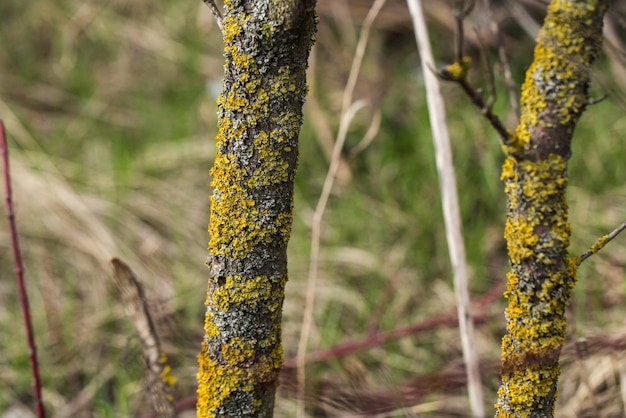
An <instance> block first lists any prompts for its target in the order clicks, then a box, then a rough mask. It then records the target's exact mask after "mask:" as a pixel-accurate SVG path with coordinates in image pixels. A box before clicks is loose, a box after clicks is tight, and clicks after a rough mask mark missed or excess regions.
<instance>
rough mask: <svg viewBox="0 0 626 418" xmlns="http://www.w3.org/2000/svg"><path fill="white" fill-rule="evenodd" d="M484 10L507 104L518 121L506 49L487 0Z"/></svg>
mask: <svg viewBox="0 0 626 418" xmlns="http://www.w3.org/2000/svg"><path fill="white" fill-rule="evenodd" d="M485 9H486V10H487V16H488V18H489V22H490V29H491V32H492V33H493V34H494V35H495V37H496V40H497V42H498V56H499V58H500V65H502V70H503V72H504V83H505V85H506V87H507V89H508V90H509V103H510V104H511V109H512V110H513V113H514V114H515V117H516V118H517V119H519V118H520V110H519V102H518V101H517V93H516V90H515V89H516V87H515V81H514V80H513V73H512V72H511V63H510V62H509V57H508V55H507V53H506V48H505V47H504V36H503V35H502V29H500V24H499V23H498V21H497V20H496V18H495V16H494V13H493V10H492V9H491V5H490V2H489V0H485Z"/></svg>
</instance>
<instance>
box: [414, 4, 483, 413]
mask: <svg viewBox="0 0 626 418" xmlns="http://www.w3.org/2000/svg"><path fill="white" fill-rule="evenodd" d="M408 4H409V9H410V11H411V16H412V18H413V27H414V30H415V38H416V40H417V44H418V48H419V52H420V56H421V61H422V72H423V75H424V81H425V82H424V84H425V86H426V99H427V102H428V112H429V116H430V123H431V129H432V133H433V141H434V142H435V154H436V160H437V171H438V172H439V183H440V189H441V198H442V205H443V212H444V221H445V225H446V239H447V242H448V249H449V254H450V261H451V263H452V269H453V275H454V290H455V294H456V299H457V313H458V318H459V332H460V334H461V345H462V349H463V358H464V361H465V367H466V373H467V379H468V391H469V398H470V408H471V411H472V415H473V416H474V417H484V416H485V409H484V405H483V394H482V383H481V380H480V370H479V366H478V356H477V354H476V350H475V344H474V331H473V324H472V313H471V308H470V299H469V290H468V271H467V260H466V258H465V247H464V245H463V233H462V231H461V215H460V211H459V203H458V196H457V187H456V179H455V174H454V163H453V161H452V149H451V145H450V137H449V134H448V129H447V125H446V120H445V108H444V104H443V99H442V97H441V92H440V90H439V81H438V79H437V77H436V76H435V75H434V74H433V73H432V72H431V71H430V70H429V69H430V66H431V65H432V62H433V57H432V51H431V48H430V41H429V37H428V30H427V28H426V22H425V19H424V13H423V10H422V3H421V2H420V1H419V0H414V1H408Z"/></svg>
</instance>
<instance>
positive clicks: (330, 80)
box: [0, 0, 626, 417]
mask: <svg viewBox="0 0 626 418" xmlns="http://www.w3.org/2000/svg"><path fill="white" fill-rule="evenodd" d="M323 10H324V9H323ZM323 10H322V22H323V23H322V26H321V32H320V35H319V44H318V48H320V56H324V57H327V58H328V57H334V58H333V59H332V60H331V59H330V58H328V62H326V61H324V60H322V59H319V60H318V62H317V67H316V70H317V74H316V79H317V80H318V81H317V83H318V85H317V90H316V91H317V92H319V93H318V97H317V99H318V100H319V101H320V103H321V104H322V108H323V110H324V112H325V113H324V115H323V117H324V118H325V120H326V122H327V123H328V124H329V126H331V128H333V129H336V127H337V126H338V123H339V121H338V120H337V117H336V115H337V113H338V112H337V108H338V106H339V102H340V93H341V91H342V89H343V85H344V83H345V79H344V78H343V77H342V76H341V75H342V74H347V71H348V69H349V64H350V62H349V61H348V60H346V59H345V57H350V56H351V53H348V51H349V49H348V48H349V47H348V46H346V45H349V44H350V43H349V41H348V40H344V39H341V33H342V32H341V31H336V32H335V33H330V30H329V28H328V27H327V26H326V24H325V23H324V22H330V21H331V20H332V19H333V15H332V14H330V13H328V12H326V14H324V12H323ZM81 13H82V14H81ZM199 13H201V16H200V17H199V16H198V14H199ZM0 15H1V16H3V24H2V25H1V26H0V50H1V51H3V52H2V54H0V117H2V118H3V119H4V120H5V123H6V124H7V128H8V130H9V134H10V137H9V139H10V145H11V157H12V163H13V170H14V171H13V176H14V178H13V184H14V190H15V199H16V205H17V218H18V224H19V228H20V238H21V240H22V241H21V242H22V249H23V252H24V258H25V262H26V274H27V280H28V283H29V295H30V297H31V306H32V309H33V315H34V320H35V331H36V338H37V344H38V348H39V355H40V365H41V371H42V374H43V377H44V386H45V395H44V396H45V400H46V406H47V408H48V410H49V411H50V413H51V416H53V415H54V414H55V413H58V412H59V411H62V410H63V408H64V407H66V406H68V405H73V404H74V402H75V401H76V397H77V396H78V395H79V393H81V391H83V390H85V388H87V387H90V388H93V390H92V391H91V392H90V394H89V396H88V400H87V404H86V406H85V407H84V408H83V409H81V410H79V411H77V412H76V413H75V414H74V415H73V416H77V417H83V416H85V417H87V416H89V417H91V416H95V417H114V416H115V417H117V416H135V415H137V414H140V413H145V412H148V411H149V408H150V406H149V396H148V394H147V391H146V389H145V386H144V385H145V383H144V381H143V379H144V374H145V373H144V369H143V368H144V366H143V363H142V360H141V358H140V346H139V342H138V340H137V337H136V335H135V333H134V331H133V329H132V327H131V326H130V322H129V319H128V318H127V316H126V314H125V312H124V309H123V306H121V303H120V300H119V296H118V295H117V293H116V290H115V288H114V286H113V284H112V281H111V279H110V275H111V272H110V267H109V265H108V261H109V259H110V258H111V257H113V256H118V257H120V258H121V259H123V260H125V261H127V262H128V263H129V265H130V266H131V267H132V268H133V269H134V270H135V271H136V273H137V274H138V276H139V277H140V279H141V280H142V282H143V283H144V286H145V288H146V292H147V295H148V298H149V299H150V302H151V305H152V306H153V309H154V312H155V315H156V317H157V321H158V323H159V328H160V332H161V337H162V340H163V343H164V347H165V349H166V351H167V352H168V357H170V358H171V359H172V362H173V366H174V370H173V373H174V375H175V376H176V377H177V378H178V379H179V388H178V392H177V393H176V396H177V398H178V399H180V398H184V397H185V396H188V395H191V394H193V393H194V381H195V361H196V359H195V355H196V354H197V352H198V350H199V346H200V339H201V336H202V322H203V315H204V306H203V302H204V292H205V286H206V279H207V271H206V268H205V267H204V265H203V263H204V261H205V259H206V255H207V253H206V245H207V241H208V236H207V232H206V229H207V223H208V214H209V211H208V209H209V208H208V202H209V200H208V196H209V195H210V194H211V187H210V179H209V176H208V171H209V168H210V166H211V164H212V158H213V150H214V148H213V147H214V145H213V140H212V137H213V136H214V134H215V129H216V128H215V122H216V116H215V109H216V107H215V103H214V102H215V97H213V93H211V92H210V91H209V89H208V88H207V86H209V85H212V84H215V83H216V80H219V79H220V77H221V70H222V68H221V67H222V58H221V46H220V40H219V37H218V33H217V32H218V31H217V28H216V26H215V25H214V23H212V20H211V17H210V16H209V13H208V11H207V10H205V7H204V6H203V5H202V4H201V2H198V4H195V3H185V4H182V3H177V4H171V5H170V4H169V3H168V4H153V3H149V2H135V3H133V4H128V3H127V2H121V1H113V2H110V3H107V4H106V5H95V4H91V3H82V2H78V1H75V0H63V1H59V2H50V1H44V2H38V3H37V4H36V5H27V4H26V3H25V2H20V1H17V0H9V1H3V2H0ZM89 16H91V18H90V19H91V20H89V18H88V17H89ZM437 31H438V32H441V33H446V29H445V28H443V27H440V28H438V29H437ZM24 34H27V35H28V36H24ZM387 35H388V34H387V32H385V29H384V28H379V29H378V31H377V32H376V33H375V34H374V36H375V37H377V36H379V37H382V36H387ZM405 38H406V39H408V40H411V42H412V37H411V36H406V37H405ZM405 38H401V39H405ZM515 42H517V43H518V44H519V46H520V48H519V50H522V51H527V50H530V48H528V45H527V44H528V43H530V42H531V41H530V40H528V39H525V38H520V39H518V40H516V41H515ZM380 45H384V42H381V41H380V40H377V39H374V40H373V41H372V47H371V48H370V49H369V50H368V52H367V54H366V64H365V65H366V68H367V71H366V72H364V73H363V74H362V75H361V78H360V81H359V85H358V87H357V95H356V97H359V98H360V97H367V98H371V99H372V100H373V102H374V103H376V106H377V107H379V108H380V109H381V111H382V114H383V117H382V122H381V128H380V132H379V134H378V135H377V137H376V139H375V140H374V141H373V142H372V144H371V145H370V146H369V147H368V148H367V149H366V150H365V151H364V152H362V153H360V154H358V155H357V156H355V157H352V156H350V152H349V151H350V149H351V148H352V147H354V146H356V144H357V143H358V142H359V141H360V138H361V137H362V135H363V134H364V132H365V130H366V129H367V125H368V122H369V118H370V116H371V115H369V114H367V112H369V111H370V109H366V110H364V111H363V114H361V115H359V116H358V117H357V118H356V120H355V123H354V125H353V127H352V129H351V130H350V134H349V137H348V140H347V146H346V151H345V153H344V157H345V160H346V161H347V163H348V166H349V168H350V173H351V181H350V182H349V183H346V184H339V185H337V186H336V187H335V189H334V191H333V194H332V195H331V200H330V202H329V206H328V209H327V211H326V213H325V216H324V221H323V234H322V250H321V264H320V281H319V286H318V290H317V297H316V299H317V303H316V310H315V324H314V329H313V333H312V338H311V343H310V347H309V351H315V350H318V349H323V348H329V347H332V346H334V345H336V344H340V343H342V342H345V341H347V340H351V339H356V338H360V337H363V336H365V335H366V334H367V332H368V327H369V326H371V325H372V324H371V321H372V315H373V313H374V312H380V313H379V317H378V319H377V326H378V328H379V329H380V330H389V329H393V328H395V327H398V326H402V325H407V324H411V323H414V322H417V321H420V320H424V319H427V318H431V317H433V316H435V317H436V316H439V315H442V314H443V313H445V312H448V311H449V310H451V309H453V308H454V305H453V304H454V299H453V296H452V294H453V291H452V289H451V269H450V266H449V261H448V255H447V248H446V242H445V231H444V227H443V220H442V215H441V205H440V203H439V200H440V199H439V189H438V179H437V172H436V168H435V161H434V156H433V145H432V140H431V137H430V128H429V125H428V113H427V112H428V110H427V108H426V105H425V98H424V92H423V86H421V85H420V81H419V80H420V78H419V75H416V68H417V66H418V56H417V54H416V53H415V51H414V46H413V43H410V44H402V45H397V48H398V51H401V52H399V53H397V54H396V53H394V54H391V53H390V54H386V53H385V51H384V50H383V49H381V47H380ZM322 52H323V54H322ZM448 52H449V51H448ZM324 54H325V55H324ZM445 54H446V53H442V54H441V56H442V57H445V56H446V55H445ZM337 57H339V58H337ZM390 57H391V58H393V59H394V61H393V62H391V63H390V62H388V61H389V60H391V58H390ZM513 59H514V60H519V61H514V62H513V65H514V68H515V69H516V71H515V72H516V77H518V79H519V78H520V77H522V76H523V74H522V71H521V70H520V69H523V68H525V66H526V65H527V64H528V62H530V57H529V56H528V57H526V56H524V57H521V56H517V55H514V56H513ZM476 62H478V61H476ZM477 65H478V64H477ZM599 73H600V74H601V75H603V77H609V78H610V75H609V73H608V63H607V62H603V63H600V65H599ZM472 77H473V80H474V81H475V82H476V84H481V83H482V81H481V80H480V71H476V73H475V74H473V75H472ZM613 88H616V89H617V88H622V89H623V86H622V87H615V86H614V87H613ZM380 92H384V94H383V93H380ZM596 92H597V94H596ZM444 93H445V96H446V99H447V107H448V121H449V128H450V133H451V137H452V142H453V149H454V160H455V164H456V170H457V182H458V188H459V193H460V194H459V198H460V205H461V210H462V217H463V229H464V235H465V243H466V246H467V255H468V261H469V264H470V266H471V285H470V286H471V289H470V290H471V292H472V294H473V295H480V294H482V293H484V292H486V291H488V290H489V289H491V288H492V287H493V286H494V285H496V284H498V283H501V282H502V281H503V280H504V274H505V271H506V259H505V258H504V255H503V254H504V241H503V238H502V234H501V231H502V229H503V222H504V217H505V212H504V211H505V207H506V205H505V201H504V194H503V192H502V186H501V183H500V181H499V171H500V164H501V161H502V158H503V157H502V153H501V151H500V148H499V142H498V141H499V140H498V137H497V135H496V134H495V132H494V131H493V130H492V129H491V128H490V126H489V125H488V124H487V122H486V121H485V120H484V119H483V118H482V117H481V116H480V114H479V112H478V111H477V110H476V109H474V108H473V107H472V106H471V104H470V103H469V101H468V100H467V98H465V97H464V96H463V95H462V93H461V92H460V91H458V89H457V88H456V87H455V86H453V85H444ZM375 94H378V96H375V97H370V95H375ZM600 94H601V89H595V90H594V95H600ZM505 95H506V92H505V91H504V90H503V89H502V90H499V100H498V102H497V103H496V110H497V111H498V112H499V113H500V114H502V115H506V112H507V111H508V109H507V99H506V97H505ZM366 114H367V115H366ZM311 119H312V116H311V115H310V114H309V113H307V108H306V106H305V125H304V128H303V132H302V135H301V153H300V166H299V173H298V178H297V180H296V202H295V222H294V229H293V237H292V240H291V243H290V249H289V257H290V258H289V261H290V267H289V269H290V282H289V283H288V288H287V298H286V300H285V312H284V318H283V319H284V325H283V338H284V345H285V353H286V356H287V357H291V356H293V355H295V353H296V350H297V346H298V338H299V335H300V331H301V327H302V324H301V321H302V306H303V303H304V299H305V297H306V290H305V289H306V278H307V274H308V268H309V264H308V263H309V250H310V229H309V228H310V220H311V214H312V211H313V210H314V208H315V205H316V203H317V198H318V196H319V193H320V191H321V187H322V183H323V180H324V176H325V172H326V169H327V167H328V163H327V160H326V158H325V157H324V155H323V153H322V151H321V149H320V145H319V142H318V138H317V135H318V133H317V131H316V129H315V124H313V123H312V122H313V121H312V120H311ZM624 121H625V119H624V117H623V109H622V108H620V107H619V102H617V101H615V100H612V99H611V98H609V99H608V100H606V101H604V102H602V103H600V104H597V105H594V106H591V107H590V108H589V110H588V111H587V112H586V113H585V115H584V116H583V119H582V120H581V123H580V124H579V126H578V128H577V130H576V136H575V139H574V147H573V155H572V159H571V164H570V170H569V173H570V178H571V185H572V188H571V191H570V200H571V202H572V205H571V220H572V223H573V225H574V240H573V246H572V251H573V253H574V254H579V253H581V252H582V251H584V250H585V249H586V248H588V247H589V246H590V245H591V244H592V243H593V242H594V241H595V239H596V238H597V237H598V236H600V235H601V234H603V233H605V232H607V231H609V230H610V229H612V228H613V227H615V226H616V225H617V224H618V223H619V222H621V221H622V220H623V218H624V217H625V216H624V215H625V214H626V211H625V210H624V207H625V206H624V203H625V202H624V198H623V197H622V196H623V195H624V184H623V179H624V177H625V175H626V173H625V170H626V168H625V166H624V164H623V156H624V155H626V153H625V149H624V144H625V143H626V142H625V141H624V133H623V132H624V131H625V129H624V128H625V126H624V123H625V122H624ZM3 225H4V223H3ZM0 248H1V249H2V251H0V329H1V330H2V331H1V332H2V338H0V387H2V388H7V390H0V411H4V410H7V409H8V408H9V407H11V406H15V405H18V404H20V403H24V404H26V405H30V404H31V403H32V399H31V398H32V394H31V389H30V372H29V365H28V361H27V360H28V355H27V348H26V345H25V338H24V335H23V330H22V327H21V317H20V315H19V312H20V311H19V303H18V298H17V293H16V290H15V285H14V280H13V269H12V262H11V259H10V251H9V241H8V235H7V230H6V227H4V226H3V227H0ZM622 248H623V238H618V239H617V240H616V242H614V243H611V244H609V246H608V247H607V249H606V250H604V252H605V253H606V254H607V255H606V256H602V255H600V256H597V257H594V258H592V259H591V260H590V261H589V262H586V263H585V264H584V265H583V267H582V269H581V281H580V283H579V284H580V286H579V287H578V288H577V290H576V292H575V300H574V303H573V305H572V306H573V315H572V317H573V318H575V321H576V322H575V325H576V335H577V336H592V335H595V334H600V333H605V332H606V333H611V332H616V330H620V329H621V327H622V325H621V323H622V319H623V318H621V316H620V312H621V310H620V306H621V305H620V303H621V302H623V300H624V298H625V297H626V287H625V286H624V284H623V280H622V281H620V278H622V279H623V277H624V272H623V267H621V266H620V265H619V263H620V262H621V263H623V262H624V259H623V254H622V253H623V251H621V249H622ZM622 265H623V264H622ZM381 307H382V308H381ZM377 310H378V311H377ZM489 310H490V312H491V311H492V312H493V320H490V321H488V323H487V324H485V325H481V326H480V327H478V339H479V341H478V346H479V347H480V349H481V355H483V358H484V359H485V360H494V361H495V360H496V359H497V353H498V345H499V337H500V335H501V334H502V327H503V323H504V319H503V317H502V311H503V299H502V298H500V299H499V300H498V301H496V302H494V303H493V306H490V307H489ZM459 346H460V344H459V342H458V337H457V336H456V330H455V329H438V330H433V331H427V332H424V333H421V334H418V335H415V336H410V337H405V338H402V339H399V340H393V341H390V342H388V343H385V344H383V345H381V346H380V347H376V348H371V349H367V350H362V351H359V352H355V353H352V354H350V355H349V356H348V357H346V358H341V359H335V360H332V361H329V362H327V363H322V364H316V365H312V366H311V367H310V368H309V369H308V371H309V378H310V379H312V384H311V388H316V389H318V390H321V388H324V387H333V386H332V384H335V383H334V382H339V383H338V384H339V385H340V389H341V390H345V391H346V393H350V394H353V395H354V396H357V397H360V399H364V400H365V401H367V399H368V396H373V395H375V394H376V393H379V392H384V391H388V392H390V393H400V391H401V390H402V388H403V387H404V386H405V385H408V382H411V381H413V380H414V379H416V378H417V376H418V375H421V374H424V373H429V372H433V371H441V370H443V369H445V368H446V367H448V366H450V365H451V364H457V363H458V361H459V359H460V347H459ZM569 360H570V364H571V358H570V359H569ZM107 367H108V369H107ZM102 370H108V372H106V373H104V372H102ZM107 373H108V374H107ZM489 382H490V383H489V385H488V386H489V387H488V395H487V396H489V397H490V398H488V399H487V404H489V403H490V402H491V400H490V399H495V398H494V397H493V393H494V392H495V389H496V385H497V377H495V376H491V377H489ZM494 382H495V383H494ZM336 392H337V393H342V392H341V391H340V390H337V391H336ZM463 396H464V393H463V392H462V391H456V392H454V393H441V392H435V393H432V394H430V395H429V396H428V398H427V400H443V404H444V406H445V404H449V405H460V406H459V407H458V408H460V409H461V410H463V405H465V407H466V404H464V403H463V402H464V401H463V399H464V398H463ZM424 401H425V400H424ZM561 402H567V399H562V400H561ZM330 403H331V402H330V401H329V400H328V399H326V400H324V399H322V400H320V399H318V398H315V397H314V394H311V400H310V402H309V405H308V406H309V407H310V411H313V410H314V408H318V409H319V410H321V409H324V408H327V407H328V404H330ZM294 405H295V400H294V398H293V396H292V395H290V392H289V391H288V390H286V391H285V392H283V393H282V395H281V397H280V398H279V400H278V404H277V411H279V412H277V416H291V415H290V414H291V413H292V412H289V411H292V410H293V407H294ZM458 408H457V409H458ZM439 413H441V412H439ZM281 414H282V415H281ZM320 414H321V413H320ZM433 414H434V415H432V416H437V415H436V414H437V411H435V412H433ZM312 415H315V414H313V413H312ZM315 416H321V415H315ZM397 416H402V415H401V414H399V415H397Z"/></svg>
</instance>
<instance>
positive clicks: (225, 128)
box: [197, 0, 317, 417]
mask: <svg viewBox="0 0 626 418" xmlns="http://www.w3.org/2000/svg"><path fill="white" fill-rule="evenodd" d="M314 7H315V1H314V0H296V1H293V0H255V1H252V0H226V1H225V2H224V18H223V20H222V24H223V29H224V31H223V33H224V57H225V59H226V63H225V65H224V83H223V90H222V93H221V95H220V97H219V98H218V134H217V152H216V157H215V164H214V166H213V169H212V171H211V174H212V175H213V182H212V186H213V187H214V194H213V196H212V198H211V216H210V222H209V233H210V242H209V253H210V255H209V261H208V265H209V270H210V278H209V283H208V290H207V299H206V305H207V311H206V321H205V337H204V340H203V343H202V351H201V353H200V354H199V356H198V358H199V371H198V404H197V416H198V417H244V416H245V417H271V416H272V412H273V408H274V396H275V391H276V387H277V386H278V374H279V371H280V369H281V368H282V364H283V352H282V346H281V331H280V330H281V324H280V323H281V316H282V304H283V297H284V288H285V283H286V281H287V242H288V240H289V236H290V232H291V224H292V208H293V181H294V176H295V172H296V166H297V160H298V136H299V132H300V127H301V124H302V105H303V103H304V98H305V95H306V90H307V88H306V79H305V70H306V66H307V59H308V55H309V51H310V48H311V46H312V44H313V42H314V36H315V28H316V22H317V16H316V14H315V11H314Z"/></svg>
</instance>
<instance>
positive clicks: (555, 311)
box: [496, 0, 609, 417]
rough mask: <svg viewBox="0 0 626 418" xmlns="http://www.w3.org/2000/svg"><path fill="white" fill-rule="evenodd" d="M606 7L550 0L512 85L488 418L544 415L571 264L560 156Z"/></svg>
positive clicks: (550, 402)
mask: <svg viewBox="0 0 626 418" xmlns="http://www.w3.org/2000/svg"><path fill="white" fill-rule="evenodd" d="M608 4H609V1H608V0H553V1H552V2H551V4H550V5H549V7H548V14H547V16H546V19H545V22H544V24H543V27H542V29H541V31H540V32H539V35H538V39H537V45H536V48H535V57H534V61H533V63H532V65H531V66H530V68H529V69H528V71H527V73H526V81H525V83H524V85H523V87H522V99H521V119H520V123H519V126H518V127H517V129H516V131H515V133H514V134H513V135H511V138H510V143H508V144H506V145H505V146H504V151H505V153H506V160H505V162H504V166H503V170H502V180H503V181H504V183H505V190H506V193H507V195H508V216H507V222H506V230H505V237H506V240H507V244H508V252H509V259H510V263H511V272H510V273H509V274H508V288H507V291H506V293H505V295H506V297H507V298H508V307H507V309H506V320H507V334H506V335H505V336H504V338H503V341H502V385H501V387H500V390H499V391H498V402H497V404H496V417H552V416H553V415H554V403H555V399H556V391H557V381H558V377H559V355H560V353H561V348H562V347H563V342H564V339H565V334H566V329H567V323H566V320H565V310H566V308H567V305H568V301H569V297H570V291H571V289H572V287H573V286H574V283H575V281H576V270H577V267H578V264H579V262H580V261H579V259H578V258H575V257H574V258H570V257H569V254H568V248H569V241H570V234H571V228H570V225H569V223H568V209H567V201H566V193H565V192H566V188H567V181H568V174H567V161H568V159H569V156H570V144H571V138H572V133H573V131H574V127H575V125H576V123H577V122H578V119H579V118H580V115H581V114H582V112H583V111H584V109H585V107H586V106H587V103H588V101H589V97H588V86H589V81H590V67H591V65H592V63H593V61H594V60H595V58H596V57H597V56H598V54H599V52H600V49H601V44H602V18H603V16H604V13H605V12H606V10H607V8H608ZM589 140H592V139H591V138H589Z"/></svg>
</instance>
